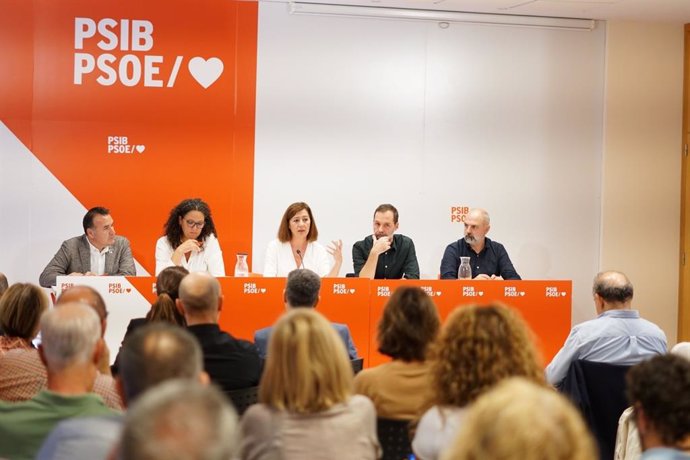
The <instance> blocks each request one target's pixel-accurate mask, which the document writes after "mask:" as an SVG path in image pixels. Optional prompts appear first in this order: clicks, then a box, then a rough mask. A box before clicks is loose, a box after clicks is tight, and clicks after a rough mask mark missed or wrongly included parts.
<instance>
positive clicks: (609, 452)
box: [559, 360, 631, 460]
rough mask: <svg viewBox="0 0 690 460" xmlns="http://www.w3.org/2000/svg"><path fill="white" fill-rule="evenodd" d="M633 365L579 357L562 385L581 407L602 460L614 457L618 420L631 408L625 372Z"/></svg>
mask: <svg viewBox="0 0 690 460" xmlns="http://www.w3.org/2000/svg"><path fill="white" fill-rule="evenodd" d="M630 367H631V366H619V365H615V364H607V363H596V362H592V361H584V360H577V361H574V362H573V363H572V364H571V365H570V368H569V369H568V374H567V375H566V377H565V380H564V381H563V383H562V384H561V386H560V388H559V390H560V391H561V392H562V393H564V394H565V395H567V396H568V397H569V398H570V400H571V401H572V402H573V403H574V404H575V406H577V407H578V409H580V412H581V413H582V416H583V417H584V419H585V422H587V425H588V426H589V428H590V430H591V431H592V434H593V435H594V437H595V438H596V440H597V444H598V445H599V455H600V458H601V459H602V460H603V459H606V460H611V459H612V458H613V454H614V449H615V446H616V430H617V428H618V419H619V418H620V416H621V414H622V413H623V411H624V410H625V409H626V408H627V407H628V401H627V399H626V397H625V374H627V372H628V369H630Z"/></svg>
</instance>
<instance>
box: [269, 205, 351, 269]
mask: <svg viewBox="0 0 690 460" xmlns="http://www.w3.org/2000/svg"><path fill="white" fill-rule="evenodd" d="M318 236H319V231H318V230H317V228H316V222H314V216H313V215H312V213H311V208H310V207H309V205H308V204H307V203H302V202H298V203H292V204H291V205H290V206H288V208H287V209H286V210H285V214H283V218H282V220H281V221H280V228H279V229H278V238H277V239H275V240H273V241H271V242H270V243H269V244H268V248H267V249H266V259H265V263H264V276H287V274H288V273H290V272H291V271H292V270H295V269H297V268H308V269H309V270H311V271H313V272H315V273H317V274H318V275H319V276H321V277H324V276H326V277H336V276H338V273H340V266H341V265H342V264H343V251H342V248H343V242H342V241H340V240H338V241H333V242H332V244H331V245H329V246H328V248H325V247H324V246H323V245H321V244H320V243H318V242H317V241H316V239H317V238H318ZM329 254H330V255H331V256H333V259H335V263H334V264H332V263H331V257H329Z"/></svg>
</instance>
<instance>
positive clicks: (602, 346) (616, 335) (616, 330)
mask: <svg viewBox="0 0 690 460" xmlns="http://www.w3.org/2000/svg"><path fill="white" fill-rule="evenodd" d="M592 292H593V294H594V306H595V308H596V311H597V315H598V316H597V317H596V318H595V319H592V320H590V321H585V322H584V323H580V324H578V325H576V326H575V327H573V329H572V330H571V331H570V335H568V338H567V339H566V341H565V344H564V345H563V348H561V350H560V351H559V352H558V353H557V354H556V356H554V358H553V360H552V361H551V364H549V365H548V367H547V368H546V379H547V380H548V382H549V383H550V384H552V385H556V386H559V385H560V384H561V383H562V382H563V379H565V377H566V375H567V373H568V369H569V368H570V365H571V364H572V362H573V361H576V360H578V359H582V360H586V361H595V362H599V363H608V364H619V365H627V366H630V365H633V364H636V363H639V362H640V361H643V360H645V359H647V358H650V357H652V356H655V355H660V354H664V353H666V335H665V334H664V332H663V331H662V330H661V329H659V327H658V326H657V325H656V324H653V323H651V322H649V321H647V320H645V319H642V318H640V313H639V312H638V311H637V310H632V309H631V305H632V300H633V286H632V283H631V282H630V280H628V277H627V276H625V275H624V274H623V273H620V272H614V271H610V272H602V273H599V274H598V275H597V276H596V277H595V278H594V286H593V288H592Z"/></svg>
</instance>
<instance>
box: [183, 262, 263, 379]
mask: <svg viewBox="0 0 690 460" xmlns="http://www.w3.org/2000/svg"><path fill="white" fill-rule="evenodd" d="M176 303H177V306H178V308H179V309H180V311H182V313H183V314H184V317H185V319H186V320H187V330H189V332H191V333H192V335H194V336H195V337H196V338H197V339H198V340H199V343H200V344H201V350H202V352H203V354H204V369H205V371H206V372H207V373H208V375H209V376H210V377H211V381H212V382H214V383H216V384H217V385H218V386H220V387H221V388H222V389H223V390H224V391H231V390H238V389H240V388H248V387H253V386H256V385H258V384H259V379H260V378H261V371H262V367H263V363H262V360H261V358H260V357H259V351H258V350H257V348H256V347H255V346H254V344H253V343H251V342H247V341H246V340H240V339H236V338H234V337H233V336H231V335H230V334H228V333H227V332H224V331H221V330H220V327H219V326H218V319H219V317H220V310H221V308H222V307H223V295H222V294H221V291H220V283H218V280H217V279H215V278H214V277H212V276H211V275H209V274H208V273H205V272H197V273H191V274H189V275H187V276H185V277H184V278H183V279H182V282H181V283H180V297H179V298H178V299H177V301H176Z"/></svg>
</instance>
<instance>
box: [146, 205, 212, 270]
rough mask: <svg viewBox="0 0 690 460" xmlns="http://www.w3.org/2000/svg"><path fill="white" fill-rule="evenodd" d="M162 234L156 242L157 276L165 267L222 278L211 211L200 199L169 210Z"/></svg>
mask: <svg viewBox="0 0 690 460" xmlns="http://www.w3.org/2000/svg"><path fill="white" fill-rule="evenodd" d="M164 229H165V235H164V236H162V237H160V238H159V239H158V242H157V243H156V276H158V274H159V273H160V272H161V271H162V270H163V269H164V268H166V267H173V266H178V267H184V268H186V269H187V270H189V271H190V272H208V273H210V274H211V275H213V276H225V265H224V264H223V252H222V251H221V250H220V245H219V244H218V238H217V235H216V227H215V225H213V218H212V217H211V209H210V208H209V207H208V204H206V203H205V202H204V201H202V200H201V199H199V198H191V199H187V200H183V201H182V202H181V203H180V204H178V205H177V206H175V207H174V208H173V209H172V211H170V217H168V221H167V222H166V223H165V226H164Z"/></svg>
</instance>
